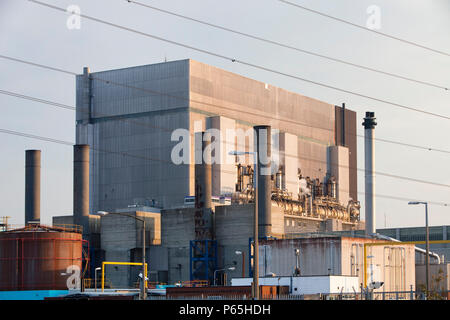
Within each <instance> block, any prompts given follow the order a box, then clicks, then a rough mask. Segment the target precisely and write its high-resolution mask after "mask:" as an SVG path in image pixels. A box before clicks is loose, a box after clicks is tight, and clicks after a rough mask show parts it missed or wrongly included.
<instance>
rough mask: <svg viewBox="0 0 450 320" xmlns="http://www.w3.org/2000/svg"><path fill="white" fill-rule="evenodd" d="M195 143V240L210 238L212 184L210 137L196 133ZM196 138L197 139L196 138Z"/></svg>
mask: <svg viewBox="0 0 450 320" xmlns="http://www.w3.org/2000/svg"><path fill="white" fill-rule="evenodd" d="M197 134H198V136H196V143H198V144H199V146H201V148H200V147H197V148H196V149H197V152H201V158H200V154H199V155H198V156H199V158H198V160H196V164H195V208H196V212H197V213H196V226H195V228H196V229H197V230H196V240H206V239H211V238H212V233H213V232H212V211H211V208H212V200H211V198H212V183H211V175H212V169H211V148H210V144H211V135H210V134H209V133H207V132H200V133H197ZM197 137H198V138H197ZM200 139H201V140H200Z"/></svg>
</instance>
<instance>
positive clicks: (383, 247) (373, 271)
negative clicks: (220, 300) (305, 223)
mask: <svg viewBox="0 0 450 320" xmlns="http://www.w3.org/2000/svg"><path fill="white" fill-rule="evenodd" d="M297 250H298V251H297ZM414 251H415V250H414V245H413V244H406V243H399V244H392V243H391V242H387V241H385V240H376V239H372V238H363V237H340V236H321V237H315V238H313V237H311V238H298V239H280V240H261V241H260V244H259V275H260V277H264V276H265V275H267V274H275V275H276V276H277V277H290V276H292V275H294V272H295V269H296V267H297V266H298V267H299V269H300V275H301V276H350V277H356V278H357V279H358V288H360V286H361V285H363V286H364V287H366V286H367V285H368V284H370V283H372V282H383V283H384V285H383V286H382V287H381V288H379V289H377V290H376V291H409V290H410V289H411V288H414V287H415V263H414V255H415V252H414ZM296 252H298V254H296ZM230 276H231V277H233V278H236V277H238V276H239V275H237V274H231V275H230ZM355 289H356V288H355Z"/></svg>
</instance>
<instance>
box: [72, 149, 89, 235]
mask: <svg viewBox="0 0 450 320" xmlns="http://www.w3.org/2000/svg"><path fill="white" fill-rule="evenodd" d="M73 220H74V224H76V225H80V226H82V227H83V233H85V234H87V233H88V230H87V228H88V226H89V145H87V144H77V145H74V146H73Z"/></svg>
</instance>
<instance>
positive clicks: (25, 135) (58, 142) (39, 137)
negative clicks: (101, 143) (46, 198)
mask: <svg viewBox="0 0 450 320" xmlns="http://www.w3.org/2000/svg"><path fill="white" fill-rule="evenodd" d="M0 133H5V134H9V135H14V136H19V137H25V138H30V139H35V140H41V141H45V142H51V143H57V144H62V145H66V146H73V144H74V143H73V142H70V141H63V140H57V139H53V138H49V137H44V136H39V135H34V134H28V133H24V132H20V131H14V130H7V129H3V128H0ZM92 150H95V151H98V152H102V153H111V154H116V155H121V156H127V157H133V158H139V159H144V160H150V161H161V162H169V163H171V162H170V161H168V160H162V159H154V158H149V157H145V156H140V155H135V154H130V153H127V152H118V151H110V150H103V149H98V148H92ZM358 193H359V194H365V193H364V192H358ZM377 197H379V198H388V199H393V200H400V201H420V200H418V199H411V198H404V197H397V196H387V195H377ZM428 203H429V204H433V205H437V206H443V207H447V206H448V204H447V203H444V202H435V201H428Z"/></svg>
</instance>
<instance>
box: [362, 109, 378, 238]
mask: <svg viewBox="0 0 450 320" xmlns="http://www.w3.org/2000/svg"><path fill="white" fill-rule="evenodd" d="M375 119H376V118H375V112H366V117H365V118H364V122H363V124H362V125H363V126H364V158H365V168H364V171H365V199H366V204H365V205H366V235H371V234H375V233H376V228H375V174H374V171H375V144H374V136H375V126H376V125H377V123H376V121H375Z"/></svg>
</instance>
